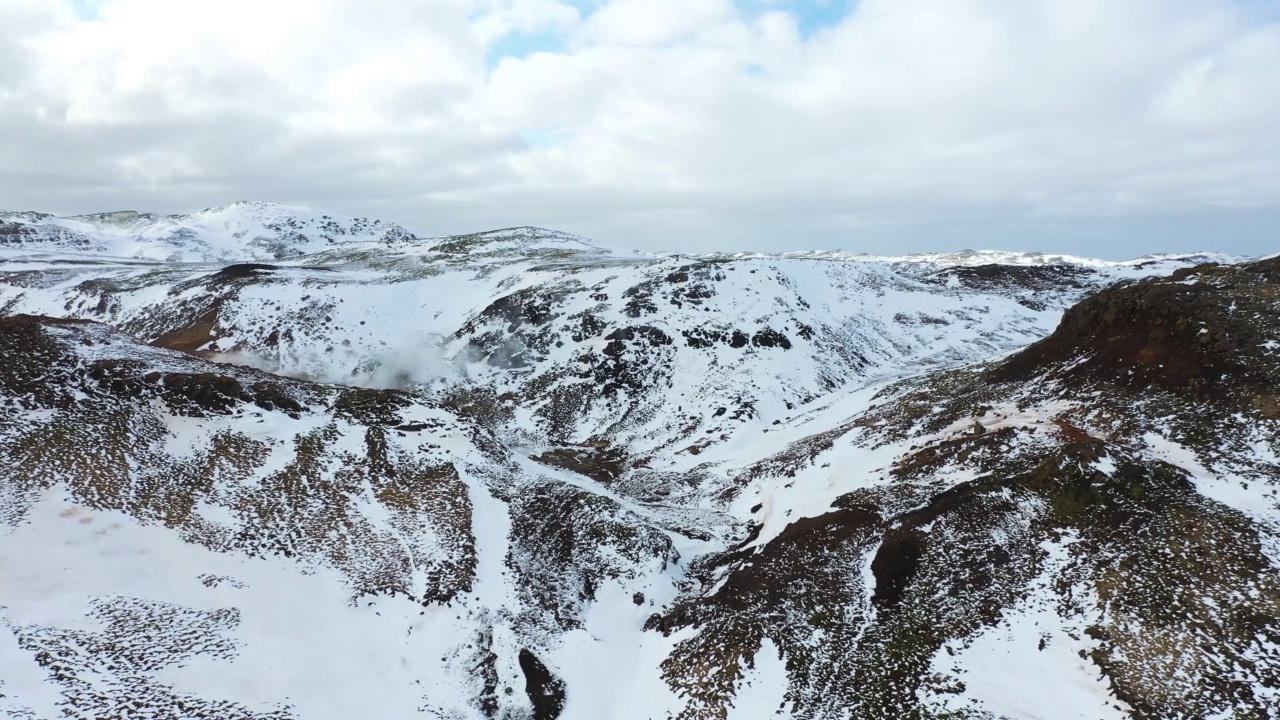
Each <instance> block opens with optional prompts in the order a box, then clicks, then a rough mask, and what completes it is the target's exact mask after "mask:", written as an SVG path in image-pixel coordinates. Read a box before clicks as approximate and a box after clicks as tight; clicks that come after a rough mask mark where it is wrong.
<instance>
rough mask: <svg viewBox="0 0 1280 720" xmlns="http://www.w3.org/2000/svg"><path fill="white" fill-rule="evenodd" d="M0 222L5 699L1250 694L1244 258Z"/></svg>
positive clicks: (232, 211) (1264, 485)
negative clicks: (672, 248)
mask: <svg viewBox="0 0 1280 720" xmlns="http://www.w3.org/2000/svg"><path fill="white" fill-rule="evenodd" d="M0 217H2V218H3V223H5V224H0V237H5V238H9V239H10V240H9V241H7V243H6V244H5V245H4V246H3V247H2V248H0V315H2V316H3V317H0V357H2V358H3V360H0V397H2V398H3V399H2V400H0V408H2V411H0V455H3V457H4V459H3V462H0V567H4V568H6V570H5V577H6V580H5V588H6V589H5V592H4V595H3V596H2V597H0V669H3V672H0V683H2V684H0V710H2V711H3V712H5V713H8V716H11V717H23V718H27V717H30V718H46V717H48V718H53V717H60V716H61V717H67V716H70V717H122V718H143V717H146V718H187V717H235V718H251V717H252V718H258V717H261V718H350V717H434V718H450V719H454V718H477V719H479V718H511V719H514V718H535V719H537V720H544V719H549V718H565V719H572V718H582V719H587V718H592V719H594V718H618V719H623V718H627V719H630V718H636V719H641V718H655V719H658V718H668V717H672V718H683V719H699V720H701V719H704V718H706V719H711V718H717V719H718V718H726V717H727V718H735V719H742V718H814V719H817V718H823V719H825V718H846V717H855V718H903V717H918V718H1010V719H1022V718H1028V719H1029V718H1090V719H1097V718H1126V717H1132V718H1183V717H1268V714H1269V713H1271V712H1272V711H1273V710H1274V708H1275V707H1277V705H1278V704H1280V574H1278V572H1280V564H1278V563H1280V500H1278V499H1277V496H1276V489H1277V487H1278V486H1280V427H1278V426H1277V423H1276V420H1277V418H1280V326H1278V325H1277V322H1276V317H1277V314H1276V310H1277V309H1280V308H1278V306H1280V265H1277V260H1276V259H1270V260H1261V261H1240V260H1234V259H1231V258H1225V257H1221V256H1213V255H1200V256H1160V257H1152V258H1143V259H1139V260H1136V261H1130V262H1124V263H1115V262H1103V261H1093V260H1086V259H1082V258H1073V257H1066V256H1042V255H1020V254H1010V253H987V252H973V251H967V252H964V253H957V254H953V255H933V256H908V257H899V258H884V257H871V256H859V255H850V254H847V253H835V252H815V253H788V254H785V255H762V254H737V255H732V254H722V255H704V256H683V255H643V254H622V253H616V252H612V251H609V250H605V249H602V248H600V247H597V246H596V245H594V244H592V243H590V242H589V241H586V240H584V239H582V238H577V237H574V236H570V235H565V234H562V233H556V232H553V231H546V230H540V229H536V228H514V229H508V230H501V231H493V232H489V233H479V234H475V235H468V236H457V237H448V238H419V237H415V236H413V235H412V234H411V233H409V232H408V231H405V230H403V229H400V228H398V226H394V225H392V224H390V223H382V222H378V221H369V220H360V221H359V222H357V221H355V220H342V219H338V220H334V219H332V218H329V217H328V216H324V215H319V214H318V213H315V212H314V211H302V210H294V209H290V208H281V207H279V206H269V205H263V204H239V205H236V206H231V208H221V209H216V210H210V211H205V212H203V213H196V214H194V215H190V216H182V217H178V218H164V217H158V216H151V215H141V214H132V215H124V214H119V213H117V214H111V215H106V216H93V217H92V218H72V219H65V218H52V217H48V216H38V215H35V214H31V213H23V214H0ZM321 221H325V222H333V223H335V226H334V227H339V228H342V229H343V231H344V232H342V233H338V232H336V231H334V230H332V229H331V228H330V229H325V228H324V223H323V222H321ZM14 228H17V229H14ZM281 228H284V229H283V230H282V229H281ZM318 228H319V229H318ZM13 238H17V240H13Z"/></svg>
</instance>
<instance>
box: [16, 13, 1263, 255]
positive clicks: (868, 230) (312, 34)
mask: <svg viewBox="0 0 1280 720" xmlns="http://www.w3.org/2000/svg"><path fill="white" fill-rule="evenodd" d="M580 7H586V6H583V5H579V6H578V7H575V6H573V5H571V4H568V3H566V2H560V0H416V1H414V2H404V1H403V0H308V1H307V2H302V1H301V0H299V1H298V2H288V1H286V0H280V1H279V2H260V1H256V2H250V1H248V0H216V1H215V0H182V1H181V2H179V1H175V0H104V1H103V2H100V3H99V4H98V5H97V17H96V19H87V18H82V17H80V16H78V15H77V14H76V13H75V12H74V11H73V8H72V7H71V5H70V4H69V3H67V2H59V1H58V0H6V2H4V3H2V4H0V205H5V206H10V207H20V208H25V207H33V208H37V209H49V210H60V211H90V210H101V209H109V208H113V207H118V206H133V207H138V208H144V209H157V210H162V211H177V210H184V209H194V208H195V207H196V206H203V205H211V204H217V203H220V202H224V201H227V200H234V199H240V198H256V199H267V200H278V201H288V202H301V203H310V204H315V205H320V206H324V207H326V208H332V209H334V210H335V211H339V212H342V211H347V212H356V213H360V214H380V215H386V216H388V217H389V218H391V219H395V220H398V221H402V222H405V223H406V224H409V225H410V226H413V227H415V228H416V229H418V230H420V231H422V232H436V231H455V230H470V229H478V228H483V227H489V226H497V225H510V224H516V223H525V222H529V223H541V224H554V225H560V226H563V227H566V228H568V229H573V230H576V231H580V232H584V233H587V234H591V235H596V236H599V237H602V238H604V239H605V240H612V241H613V242H616V243H618V244H626V245H645V246H649V247H654V246H662V247H674V246H683V247H713V246H719V247H730V246H734V245H738V244H744V243H746V244H750V245H752V246H755V247H761V246H772V247H800V246H811V245H834V244H844V245H846V246H854V245H855V244H856V243H858V242H869V241H873V240H874V241H876V242H880V243H887V242H889V241H890V240H891V239H893V238H899V239H904V241H911V242H916V243H924V242H925V240H924V238H931V239H932V241H933V243H934V245H935V246H936V245H939V244H941V245H943V246H945V245H947V244H949V243H958V242H969V241H970V240H971V239H974V238H976V239H977V240H979V241H982V240H983V239H988V240H989V242H987V243H985V244H992V243H996V244H1001V243H1003V244H1006V245H1019V244H1021V245H1025V246H1034V245H1036V244H1037V243H1043V242H1050V241H1053V242H1059V243H1061V242H1064V241H1069V240H1072V239H1081V238H1084V239H1087V238H1091V237H1094V236H1096V235H1098V234H1099V232H1098V231H1096V228H1097V227H1099V226H1098V225H1097V223H1103V227H1111V228H1113V230H1115V231H1116V232H1119V231H1120V230H1121V229H1123V230H1124V232H1126V233H1132V237H1134V238H1136V239H1137V240H1145V241H1146V245H1142V246H1141V247H1139V245H1141V243H1138V242H1135V244H1134V245H1133V247H1134V248H1135V252H1136V251H1138V250H1149V249H1154V247H1156V246H1158V245H1159V243H1160V242H1162V241H1165V240H1167V238H1166V237H1165V236H1164V235H1163V234H1162V233H1163V232H1164V231H1163V230H1158V228H1163V227H1166V226H1168V225H1169V224H1171V223H1172V224H1173V225H1175V226H1177V225H1178V224H1179V223H1177V222H1175V221H1174V220H1171V219H1172V218H1177V217H1181V216H1183V215H1187V214H1193V215H1196V216H1197V217H1199V218H1201V219H1202V220H1203V219H1204V218H1209V219H1211V220H1212V219H1214V218H1219V219H1221V223H1220V224H1221V225H1222V226H1224V227H1226V226H1231V227H1235V228H1237V232H1236V236H1238V237H1236V236H1226V237H1224V236H1221V235H1219V236H1217V237H1215V238H1212V239H1211V242H1215V243H1218V244H1221V243H1224V242H1226V243H1228V244H1229V243H1230V242H1232V241H1233V238H1234V241H1236V242H1237V244H1240V243H1243V244H1244V245H1241V248H1240V249H1241V250H1245V249H1248V248H1247V247H1245V246H1247V245H1248V243H1249V242H1254V241H1255V240H1251V238H1256V237H1258V232H1259V227H1261V226H1258V225H1257V223H1254V225H1247V224H1246V225H1247V226H1245V225H1240V223H1241V222H1243V221H1241V220H1240V218H1242V217H1245V215H1241V213H1245V214H1246V215H1248V214H1249V213H1252V214H1253V215H1249V217H1254V216H1257V217H1262V218H1263V220H1260V221H1258V222H1269V221H1270V220H1271V219H1273V218H1274V217H1277V216H1280V163H1276V162H1275V161H1274V160H1273V158H1275V157H1280V83H1278V82H1277V81H1276V71H1275V68H1277V67H1280V24H1277V23H1276V21H1275V19H1274V18H1276V17H1277V16H1280V4H1277V3H1274V2H1261V3H1259V2H1252V3H1248V4H1245V3H1240V2H1238V1H1237V0H1198V1H1196V2H1191V1H1190V0H1124V1H1123V2H1117V1H1116V0H1071V1H1070V2H1068V1H1067V0H1027V1H1026V2H1019V3H1009V2H1005V1H1004V0H863V1H862V2H861V3H859V4H858V6H857V11H856V12H855V13H854V14H853V15H851V16H849V17H847V18H845V19H844V20H843V21H842V22H840V23H839V24H838V25H835V26H833V27H830V28H827V29H826V30H825V31H824V32H820V33H817V34H814V35H812V36H810V37H809V38H808V39H802V37H801V35H800V33H799V31H798V29H797V20H796V17H795V16H794V15H792V14H790V13H788V12H787V11H786V9H787V8H788V7H790V6H789V5H786V4H779V5H773V6H771V9H769V10H768V11H767V12H763V13H745V12H741V11H739V10H738V9H736V8H735V7H734V6H733V5H731V4H730V3H729V1H728V0H681V1H680V2H676V0H643V1H641V0H610V1H609V2H606V3H603V4H602V6H601V7H599V8H593V9H591V10H590V11H588V10H580V9H579V8H580ZM1268 18H1271V19H1270V20H1268ZM547 32H554V33H560V34H561V35H562V41H561V42H559V43H557V44H555V45H551V46H548V47H546V48H545V49H546V50H547V51H546V52H537V53H531V54H524V56H523V57H507V58H504V59H501V60H500V61H498V62H496V63H495V62H494V58H493V57H492V53H493V52H495V49H496V48H500V47H502V43H503V42H504V39H506V38H508V37H511V36H512V34H513V33H515V34H517V35H519V34H523V35H525V36H531V35H537V34H540V33H547ZM530 138H537V139H538V140H537V141H532V142H531V141H530V140H529V139H530ZM1107 223H1111V224H1110V225H1107ZM1077 225H1078V226H1079V227H1082V228H1086V227H1087V228H1090V229H1089V230H1087V231H1085V230H1081V231H1079V232H1076V231H1073V230H1071V228H1072V227H1076V226H1077ZM1183 225H1186V224H1185V223H1184V224H1183ZM1188 226H1189V225H1188ZM1014 233H1017V235H1016V236H1015V235H1014ZM1073 233H1075V234H1074V235H1073ZM1099 247H1100V250H1094V252H1107V253H1111V254H1126V253H1125V251H1124V250H1118V249H1117V248H1116V246H1115V243H1114V242H1108V243H1107V244H1106V245H1105V246H1099ZM1058 249H1075V250H1080V249H1081V248H1064V247H1061V245H1059V246H1058ZM1084 249H1085V250H1088V248H1084ZM1263 249H1266V248H1261V247H1260V248H1257V250H1258V251H1261V250H1263Z"/></svg>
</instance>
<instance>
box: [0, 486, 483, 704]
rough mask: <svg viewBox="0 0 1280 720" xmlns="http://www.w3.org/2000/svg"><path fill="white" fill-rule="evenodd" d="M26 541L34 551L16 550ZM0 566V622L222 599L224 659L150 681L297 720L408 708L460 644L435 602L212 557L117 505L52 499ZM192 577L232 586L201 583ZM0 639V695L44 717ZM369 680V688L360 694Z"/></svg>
mask: <svg viewBox="0 0 1280 720" xmlns="http://www.w3.org/2000/svg"><path fill="white" fill-rule="evenodd" d="M35 547H38V548H41V552H39V553H32V552H28V551H27V549H28V548H35ZM0 566H3V567H4V568H5V569H6V570H5V588H6V590H5V600H4V602H5V607H4V609H3V610H2V611H0V617H2V618H3V623H4V624H7V625H10V626H23V625H28V624H39V625H46V626H53V627H59V628H84V629H90V630H92V629H94V626H95V624H96V623H95V621H93V620H91V619H89V618H88V617H87V616H86V610H87V609H88V607H87V601H88V600H89V599H91V598H109V597H136V598H142V599H145V600H149V601H159V602H166V603H174V604H177V605H180V606H183V607H187V608H192V609H197V610H217V609H219V608H224V607H229V606H230V607H235V608H236V609H237V610H238V611H239V617H240V622H239V623H238V625H237V626H236V627H235V629H234V630H233V631H232V632H231V633H230V635H231V639H232V640H233V641H234V642H235V644H236V646H237V651H236V657H235V659H234V660H232V661H230V662H227V661H225V660H218V661H214V660H213V659H212V658H207V657H206V658H201V657H199V656H197V657H196V659H194V660H191V661H190V662H186V663H181V664H178V665H171V666H169V667H167V668H166V669H164V670H163V671H162V672H160V673H159V674H158V675H157V676H156V677H157V679H159V680H161V681H162V682H165V683H171V684H172V685H173V686H174V687H175V688H177V689H178V690H180V691H181V690H186V691H188V692H191V693H193V694H197V695H199V696H202V697H215V698H223V699H227V700H231V701H235V702H239V703H241V704H243V705H245V706H246V707H250V708H255V709H259V710H267V709H269V708H270V706H271V705H273V704H282V705H289V706H292V707H293V708H294V710H295V712H296V713H297V715H298V716H299V717H302V718H308V719H311V718H315V719H317V720H319V719H327V718H332V719H333V720H347V719H348V718H352V717H406V716H409V715H412V714H414V713H415V712H416V709H417V708H418V707H419V706H420V705H422V703H423V699H424V695H425V694H426V688H428V687H432V686H440V685H441V684H442V680H443V679H444V678H445V675H446V673H445V671H444V669H443V668H442V667H441V663H440V657H441V654H442V653H443V652H445V651H446V650H447V649H448V648H450V647H454V646H456V644H458V643H459V642H461V641H462V640H463V638H462V637H459V636H458V634H459V632H460V631H461V630H462V629H463V628H461V627H458V626H456V625H453V624H452V623H451V622H450V620H449V618H451V616H449V617H448V618H447V617H445V616H446V615H447V611H446V610H441V609H437V610H433V611H431V612H430V613H426V614H422V608H421V607H420V606H418V605H417V604H415V603H412V602H409V601H405V600H381V601H379V602H377V603H374V604H368V605H364V604H362V605H361V606H360V607H353V606H352V605H351V604H350V602H349V595H348V593H347V591H346V589H345V587H344V585H343V583H342V582H341V581H340V580H339V579H338V578H337V577H336V576H335V575H334V574H333V573H332V572H331V571H327V570H324V569H316V568H312V569H309V570H306V571H304V569H303V567H301V566H299V565H297V564H296V563H292V562H289V561H287V560H283V559H278V560H263V559H254V558H247V557H242V556H237V555H233V554H224V553H217V552H212V551H209V550H207V549H204V548H203V547H200V546H198V545H193V544H189V543H186V542H183V541H181V540H180V539H179V538H178V537H177V536H176V535H175V534H174V533H172V532H170V531H168V530H164V529H161V528H154V527H140V526H138V525H137V524H136V522H135V521H134V520H132V519H131V518H129V517H128V516H125V515H123V514H119V513H112V512H99V511H93V510H90V509H87V508H83V507H78V506H76V505H73V504H71V503H70V502H68V501H67V500H65V499H63V498H61V497H58V496H56V495H54V494H50V495H48V496H46V497H45V498H44V499H43V500H41V501H40V502H39V503H38V504H37V505H36V507H35V508H34V509H33V511H32V515H31V518H30V522H28V523H27V524H25V525H23V526H22V527H20V528H18V529H17V530H16V531H14V532H13V533H12V534H11V535H10V536H9V537H7V538H5V542H4V543H0ZM201 575H215V576H226V577H230V578H233V579H234V580H235V581H236V582H235V584H232V583H227V582H222V583H218V584H216V585H215V586H213V587H208V586H206V585H205V584H204V583H202V582H201V581H200V576H201ZM0 635H6V636H9V634H8V633H0ZM10 637H12V636H10ZM4 642H5V644H4V645H2V646H0V647H4V648H5V650H4V652H5V653H6V654H7V656H8V658H9V660H8V661H5V662H4V666H5V668H7V670H6V672H5V679H6V688H5V689H6V691H7V692H10V693H13V694H14V695H15V698H16V701H20V702H21V703H23V705H25V706H27V707H30V708H31V709H33V710H35V711H36V712H37V713H39V714H40V715H41V716H46V717H54V716H56V715H58V714H59V713H58V709H57V708H56V707H54V705H53V702H54V697H53V696H52V694H51V693H50V692H49V690H48V689H47V688H48V685H47V684H46V683H45V681H44V679H43V678H40V677H37V676H36V673H33V672H31V671H30V670H27V669H26V668H27V667H33V668H34V667H38V666H37V665H36V664H35V663H34V662H31V661H30V660H27V661H26V662H14V661H13V660H14V659H16V658H15V656H14V653H21V652H23V651H21V650H15V649H14V648H12V647H11V646H10V645H11V640H6V641H4ZM0 657H5V656H0ZM8 669H12V672H10V671H9V670H8ZM373 687H376V688H378V692H376V693H370V692H369V688H373ZM0 707H2V706H0Z"/></svg>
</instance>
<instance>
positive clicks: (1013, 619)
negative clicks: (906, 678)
mask: <svg viewBox="0 0 1280 720" xmlns="http://www.w3.org/2000/svg"><path fill="white" fill-rule="evenodd" d="M1072 542H1073V539H1072V538H1071V537H1065V538H1063V539H1062V540H1061V541H1059V542H1049V541H1046V542H1045V543H1043V544H1042V545H1041V547H1042V549H1044V550H1045V551H1046V552H1047V553H1048V556H1049V557H1048V560H1047V561H1046V568H1045V571H1044V573H1043V574H1042V575H1041V576H1040V578H1039V579H1038V580H1037V581H1036V582H1035V583H1034V584H1033V587H1032V588H1031V591H1030V593H1029V594H1028V597H1027V599H1026V600H1025V601H1023V603H1022V604H1021V605H1020V606H1019V607H1018V608H1017V609H1015V610H1014V611H1013V612H1009V613H1006V614H1005V616H1004V617H1003V618H1002V619H1001V621H1000V623H999V624H998V625H996V626H995V627H991V628H987V629H985V630H982V631H980V632H979V633H978V634H977V635H976V636H975V637H972V638H969V639H967V640H966V641H962V642H952V643H949V644H948V645H947V646H946V647H944V648H943V649H942V650H940V651H939V652H938V654H937V655H936V656H935V658H934V671H935V672H938V673H940V674H943V675H944V676H948V677H951V678H954V679H955V680H958V681H960V682H962V683H963V684H964V688H965V689H964V692H963V694H961V695H958V696H947V695H938V696H934V697H930V698H922V699H926V701H928V702H931V703H933V704H935V706H937V707H938V708H939V709H947V710H957V709H960V708H964V707H968V708H975V709H978V710H984V711H987V712H991V713H994V714H996V715H997V716H999V717H1007V718H1010V720H1112V719H1113V718H1114V719H1116V720H1124V718H1127V717H1129V714H1128V708H1127V707H1126V706H1125V705H1124V703H1122V702H1120V701H1119V700H1117V699H1116V698H1115V697H1113V696H1112V695H1111V692H1110V688H1109V687H1108V684H1107V682H1106V680H1105V679H1104V678H1103V676H1102V671H1101V670H1100V669H1099V668H1098V667H1097V666H1096V665H1094V664H1093V663H1091V662H1089V660H1088V659H1087V657H1088V652H1089V650H1090V645H1089V642H1088V641H1087V639H1086V636H1085V633H1084V630H1085V625H1086V624H1087V623H1086V622H1084V619H1083V618H1080V617H1078V616H1073V617H1063V616H1061V615H1059V613H1058V612H1057V609H1056V607H1055V605H1056V602H1055V600H1054V599H1053V598H1054V593H1053V592H1052V590H1051V589H1050V585H1051V583H1052V582H1053V580H1054V576H1055V574H1056V572H1058V571H1059V570H1060V569H1061V568H1062V567H1063V566H1064V565H1065V564H1066V563H1067V562H1068V561H1069V558H1070V555H1069V548H1070V544H1071V543H1072ZM1074 592H1076V593H1077V594H1078V595H1079V596H1081V597H1083V598H1085V599H1087V598H1088V597H1089V596H1090V595H1091V592H1092V591H1091V590H1090V589H1089V588H1087V587H1077V588H1074ZM1083 604H1084V605H1085V606H1086V607H1087V606H1089V604H1090V603H1088V602H1085V603H1083Z"/></svg>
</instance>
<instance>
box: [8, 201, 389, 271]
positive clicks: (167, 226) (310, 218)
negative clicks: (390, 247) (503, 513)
mask: <svg viewBox="0 0 1280 720" xmlns="http://www.w3.org/2000/svg"><path fill="white" fill-rule="evenodd" d="M407 237H411V235H410V234H409V232H408V231H406V230H405V229H404V228H402V227H400V226H399V225H395V224H392V223H385V222H382V221H381V220H370V219H367V218H350V217H341V216H336V215H327V214H323V213H319V212H315V211H313V210H310V209H307V208H301V207H288V206H282V205H275V204H272V203H262V202H237V203H233V204H231V205H226V206H223V207H217V208H210V209H208V210H204V211H201V212H198V213H193V214H191V215H156V214H154V213H139V212H134V211H122V212H110V213H99V214H96V215H77V216H75V217H57V216H53V215H48V214H45V213H32V212H20V213H13V212H0V247H4V246H8V247H9V248H14V247H16V248H19V249H23V250H45V251H64V252H65V251H70V252H80V253H84V252H87V253H102V254H106V255H111V256H114V257H121V258H139V259H146V260H164V261H169V262H200V261H222V260H228V261H229V260H274V259H281V258H289V257H298V256H301V255H304V254H307V253H312V252H318V251H320V250H324V249H325V248H327V247H329V246H331V245H334V244H337V243H347V242H391V241H395V240H401V239H404V238H407Z"/></svg>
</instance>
